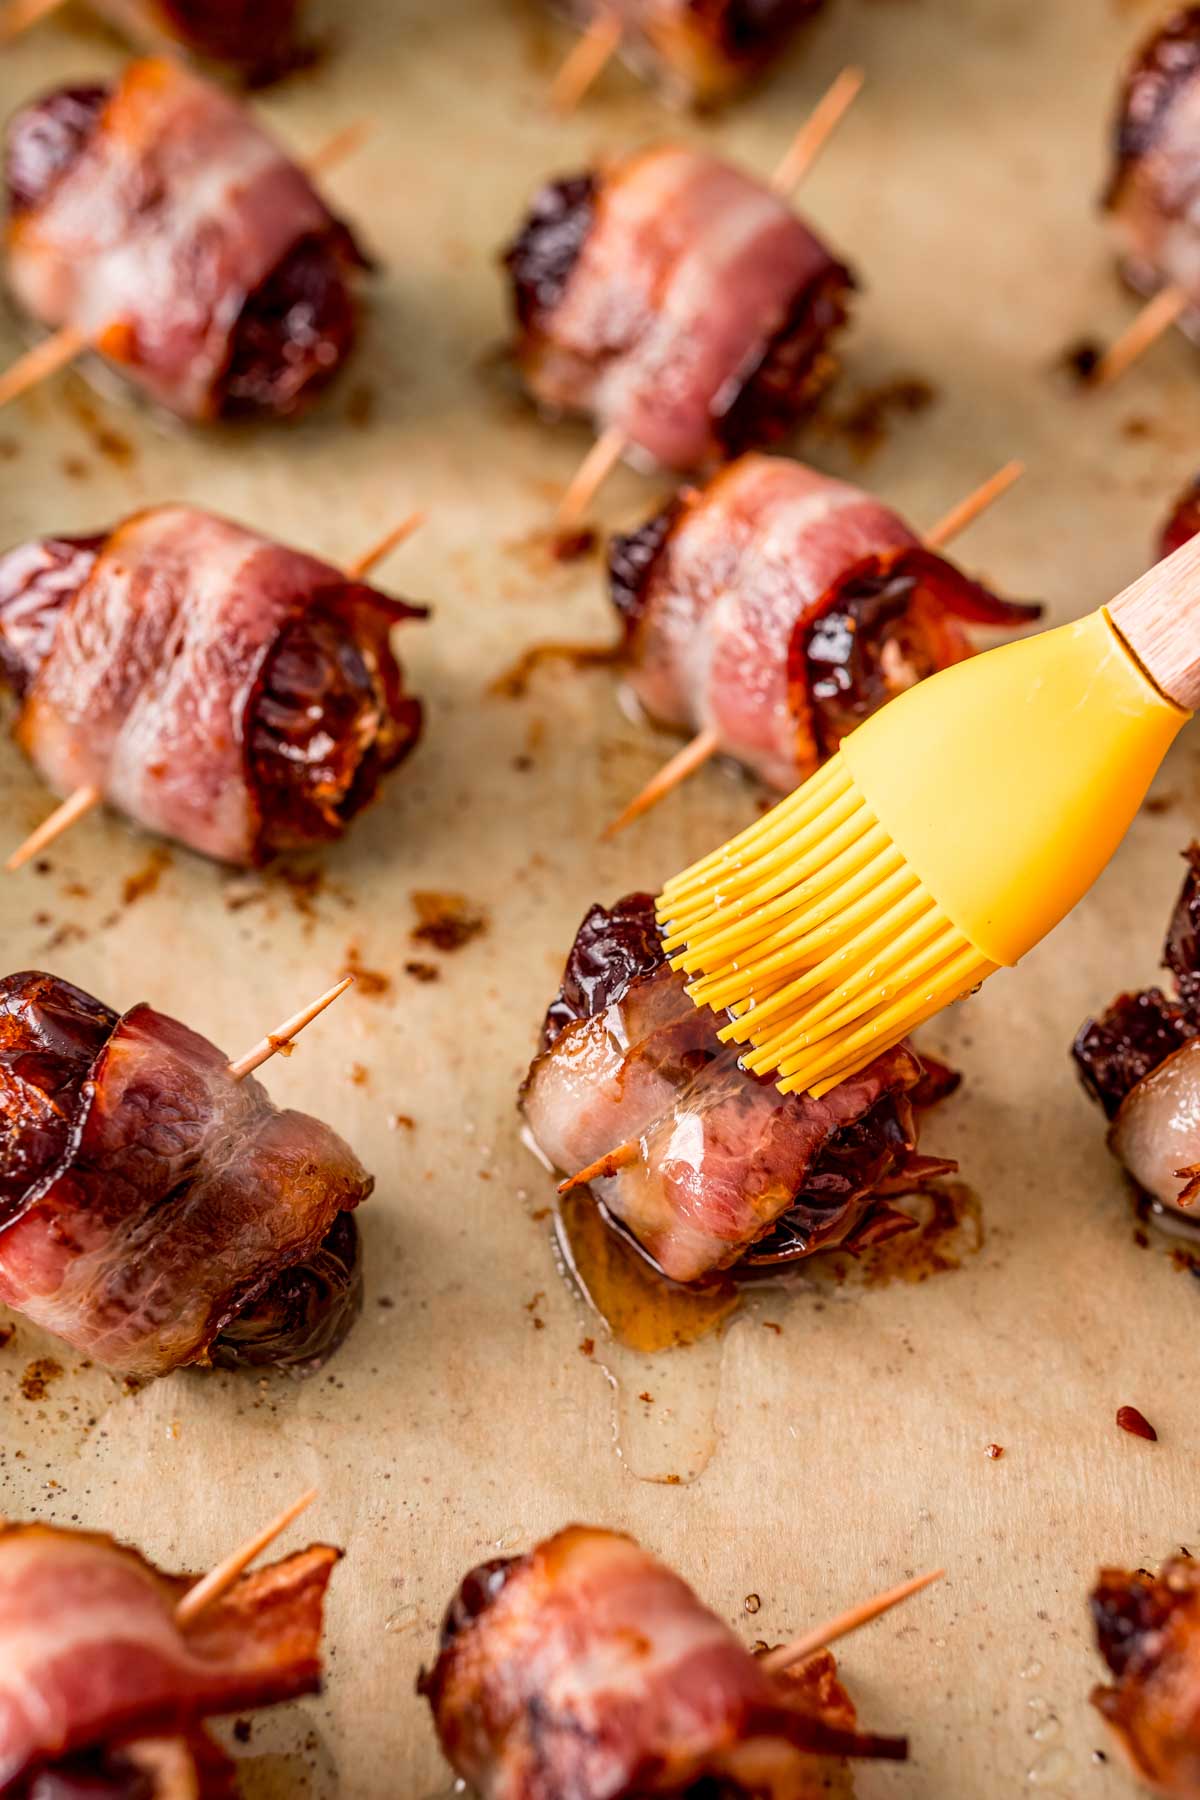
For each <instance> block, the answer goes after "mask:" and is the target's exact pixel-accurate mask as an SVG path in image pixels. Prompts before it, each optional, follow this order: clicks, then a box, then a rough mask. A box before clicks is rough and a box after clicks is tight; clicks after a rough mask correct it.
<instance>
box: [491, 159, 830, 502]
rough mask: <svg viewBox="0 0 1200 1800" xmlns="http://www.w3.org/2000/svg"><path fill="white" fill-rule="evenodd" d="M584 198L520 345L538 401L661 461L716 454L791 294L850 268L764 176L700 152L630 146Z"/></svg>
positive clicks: (707, 458) (698, 462) (701, 461)
mask: <svg viewBox="0 0 1200 1800" xmlns="http://www.w3.org/2000/svg"><path fill="white" fill-rule="evenodd" d="M589 204H590V207H591V212H590V215H589V216H590V229H589V230H588V232H587V235H586V237H585V238H584V240H583V244H582V248H581V249H580V250H579V252H578V254H577V255H576V256H575V259H574V262H573V266H572V267H571V269H570V273H569V275H568V277H567V279H566V282H565V286H564V287H563V289H562V293H561V298H559V299H558V301H557V304H556V305H555V306H554V307H553V309H552V310H551V311H550V312H549V313H546V314H544V315H543V316H541V317H540V319H539V321H538V323H537V324H536V326H535V327H534V328H532V329H530V330H527V331H526V332H525V334H524V335H523V338H522V341H521V344H520V346H519V349H518V355H519V359H520V362H521V366H522V368H523V370H524V372H525V375H526V377H527V379H528V381H529V384H530V387H531V389H532V391H533V393H534V396H535V398H536V399H537V400H538V401H539V402H540V403H541V404H542V405H543V406H546V407H548V408H550V409H551V410H558V411H568V412H583V413H586V414H589V415H590V416H591V417H592V418H593V419H594V420H595V423H596V425H597V428H598V429H607V428H610V427H612V428H616V429H618V430H620V431H621V432H622V433H623V434H624V436H625V437H626V438H627V439H628V441H629V442H630V443H631V444H633V445H636V446H637V447H638V448H639V449H640V450H641V451H642V452H644V454H645V455H646V456H647V457H649V458H651V459H652V460H653V461H655V462H657V463H660V464H662V465H663V466H664V467H666V468H670V469H680V470H687V469H695V468H699V467H703V466H704V465H705V464H706V463H709V462H712V461H714V460H719V459H720V458H722V457H723V455H724V454H725V452H724V447H723V444H722V441H721V437H720V432H719V426H720V421H721V417H722V415H723V414H724V413H725V412H726V411H727V410H728V409H729V408H731V407H732V406H733V404H734V402H735V400H736V398H737V395H738V392H739V390H740V387H741V384H742V382H743V381H744V380H745V379H746V378H747V377H748V376H749V375H750V374H751V373H752V371H753V370H754V368H755V367H756V365H757V363H758V362H759V361H760V359H761V358H762V356H763V354H764V353H765V351H766V350H767V348H768V346H769V344H770V343H771V341H772V339H773V338H774V337H775V336H776V334H777V333H778V332H780V331H781V330H782V329H783V327H784V326H785V325H786V324H787V323H788V321H789V319H790V318H791V317H792V315H793V313H794V311H795V309H796V306H797V304H798V302H800V300H801V299H802V297H803V296H804V295H806V294H807V293H809V292H810V291H815V290H816V289H817V288H818V287H819V286H820V285H821V284H822V283H823V282H824V281H825V280H826V279H827V278H829V277H830V276H831V275H832V274H835V273H836V274H838V275H839V277H840V279H841V280H842V282H843V284H845V285H848V282H849V277H848V276H847V275H846V272H845V271H844V270H842V269H841V265H840V264H838V263H837V262H836V260H835V259H834V258H833V257H832V256H831V255H830V253H829V251H828V250H827V249H826V248H825V247H824V245H823V244H821V243H820V242H819V241H818V240H817V239H816V238H815V237H814V236H813V234H812V233H811V232H810V231H809V230H808V229H807V227H806V226H805V225H803V224H802V223H801V221H800V220H799V219H798V218H797V217H796V215H795V213H794V212H793V211H792V210H791V208H790V207H789V206H788V205H787V204H786V202H785V201H783V200H782V199H780V197H779V196H778V195H777V194H775V193H774V192H773V191H772V190H771V189H770V188H769V187H767V186H766V185H765V184H764V183H763V182H760V181H757V180H755V179H754V178H753V177H751V176H748V175H744V174H742V173H741V172H740V171H739V170H737V169H734V168H731V167H730V166H729V165H728V164H727V163H723V162H720V161H719V160H718V159H717V158H716V157H712V156H708V155H705V154H703V153H701V152H698V151H694V150H686V149H682V148H678V147H674V146H665V147H663V148H661V149H657V150H648V151H645V152H643V153H642V154H640V155H637V156H633V157H630V158H628V159H627V160H625V161H624V162H622V163H620V164H618V165H616V166H615V167H614V168H612V169H609V170H608V171H606V172H605V173H604V174H603V175H602V176H601V177H600V178H599V181H598V186H597V188H596V191H595V193H594V194H593V195H592V196H591V198H590V201H589Z"/></svg>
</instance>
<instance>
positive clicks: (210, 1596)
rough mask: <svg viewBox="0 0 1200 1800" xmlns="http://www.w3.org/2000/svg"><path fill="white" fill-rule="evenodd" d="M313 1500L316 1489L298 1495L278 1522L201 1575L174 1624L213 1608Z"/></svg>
mask: <svg viewBox="0 0 1200 1800" xmlns="http://www.w3.org/2000/svg"><path fill="white" fill-rule="evenodd" d="M316 1497H317V1490H316V1488H309V1490H308V1492H307V1493H306V1494H301V1496H300V1498H299V1499H298V1500H293V1501H292V1504H291V1505H290V1506H287V1507H285V1508H284V1510H283V1511H282V1512H281V1513H280V1515H279V1517H278V1518H277V1519H273V1520H272V1522H271V1523H270V1524H269V1525H267V1526H264V1528H263V1529H262V1530H261V1531H259V1532H256V1533H255V1535H254V1536H253V1537H252V1538H250V1539H248V1540H247V1542H246V1543H244V1544H242V1545H241V1546H240V1548H239V1549H237V1550H235V1551H234V1552H233V1553H232V1555H230V1556H227V1557H226V1558H225V1559H224V1561H223V1562H219V1563H218V1564H217V1566H216V1568H215V1569H210V1570H209V1571H208V1574H207V1575H202V1576H201V1577H200V1580H199V1581H198V1582H197V1583H196V1585H195V1587H191V1588H189V1589H188V1591H187V1593H186V1594H185V1595H184V1596H183V1599H182V1600H181V1601H180V1602H179V1604H178V1606H177V1607H176V1608H175V1623H176V1624H177V1625H180V1626H183V1625H190V1624H191V1623H192V1620H193V1619H195V1618H196V1617H197V1616H198V1615H199V1614H200V1613H202V1612H203V1611H204V1609H205V1608H206V1607H208V1606H212V1604H213V1603H214V1601H217V1600H219V1599H220V1598H221V1595H222V1594H224V1593H227V1592H228V1590H229V1589H230V1588H231V1587H232V1586H233V1584H234V1582H235V1581H237V1579H238V1577H239V1576H240V1575H243V1574H244V1573H245V1571H246V1570H247V1569H248V1568H249V1567H250V1564H251V1563H252V1562H253V1561H254V1559H255V1557H256V1556H261V1555H262V1553H263V1551H264V1550H265V1549H266V1548H267V1546H268V1545H269V1544H273V1543H274V1542H275V1539H276V1538H277V1537H279V1536H280V1535H281V1533H283V1532H285V1531H286V1530H287V1528H288V1526H289V1525H290V1524H291V1523H292V1522H293V1520H295V1519H298V1518H299V1517H300V1514H301V1513H302V1512H304V1511H305V1509H306V1508H307V1507H309V1506H311V1505H312V1503H313V1501H314V1500H315V1499H316Z"/></svg>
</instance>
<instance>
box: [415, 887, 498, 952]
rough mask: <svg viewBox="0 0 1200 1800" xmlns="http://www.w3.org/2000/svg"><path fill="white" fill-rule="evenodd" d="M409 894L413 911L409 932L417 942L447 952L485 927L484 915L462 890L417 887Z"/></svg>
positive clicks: (465, 942) (456, 947)
mask: <svg viewBox="0 0 1200 1800" xmlns="http://www.w3.org/2000/svg"><path fill="white" fill-rule="evenodd" d="M411 898H412V903H413V906H414V907H415V908H416V913H417V924H416V925H415V927H414V928H413V933H412V935H413V938H414V939H415V940H416V941H417V942H418V943H421V944H430V945H432V947H433V948H434V949H435V950H442V951H445V952H447V953H448V952H450V951H451V950H461V949H462V947H463V945H464V944H469V943H470V941H471V939H472V938H475V937H479V936H480V934H481V933H482V932H484V931H486V930H487V919H486V917H485V915H484V914H483V913H482V912H480V911H479V910H478V909H477V908H476V907H474V906H472V904H471V902H470V901H469V900H468V899H467V897H466V895H465V894H449V893H447V894H443V893H438V892H437V891H436V890H433V889H417V890H416V891H415V892H414V893H413V894H412V896H411Z"/></svg>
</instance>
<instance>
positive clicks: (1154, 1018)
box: [1071, 844, 1200, 1119]
mask: <svg viewBox="0 0 1200 1800" xmlns="http://www.w3.org/2000/svg"><path fill="white" fill-rule="evenodd" d="M1184 857H1185V860H1186V862H1187V865H1188V869H1187V874H1186V875H1185V876H1184V879H1183V886H1182V888H1181V889H1180V892H1179V898H1178V899H1177V900H1176V902H1175V907H1174V910H1173V911H1172V913H1171V920H1170V924H1169V925H1168V927H1167V936H1166V942H1165V944H1164V946H1163V966H1164V968H1167V969H1169V970H1170V972H1171V974H1172V975H1173V976H1174V978H1175V990H1176V992H1175V997H1174V998H1172V997H1171V996H1170V995H1168V994H1164V993H1163V991H1162V989H1161V988H1157V987H1153V988H1143V989H1142V990H1141V991H1140V992H1138V993H1132V994H1118V995H1117V998H1116V999H1115V1000H1114V1001H1113V1003H1112V1005H1111V1006H1109V1007H1108V1008H1107V1009H1106V1011H1104V1012H1102V1013H1100V1014H1098V1015H1097V1016H1096V1017H1095V1018H1094V1019H1085V1020H1084V1022H1083V1024H1082V1025H1081V1026H1080V1028H1079V1030H1078V1032H1077V1033H1076V1036H1075V1042H1074V1044H1073V1045H1072V1046H1071V1054H1072V1056H1073V1057H1074V1059H1075V1066H1076V1069H1077V1070H1078V1072H1079V1076H1080V1079H1081V1080H1082V1082H1083V1085H1084V1087H1085V1088H1086V1089H1087V1091H1088V1093H1089V1094H1091V1096H1092V1098H1093V1099H1094V1100H1098V1101H1099V1103H1100V1105H1101V1106H1102V1107H1103V1108H1104V1112H1105V1116H1106V1117H1107V1118H1110V1119H1111V1118H1113V1117H1114V1116H1115V1115H1116V1113H1117V1111H1118V1109H1119V1108H1120V1105H1121V1102H1122V1101H1123V1100H1124V1099H1125V1096H1126V1095H1127V1094H1128V1093H1130V1092H1131V1091H1132V1090H1133V1089H1134V1088H1135V1087H1136V1086H1137V1084H1138V1082H1139V1081H1141V1080H1143V1079H1144V1078H1145V1077H1146V1076H1147V1075H1149V1074H1151V1073H1152V1072H1153V1070H1155V1069H1157V1067H1158V1065H1159V1064H1160V1063H1162V1062H1165V1061H1166V1059H1167V1057H1168V1056H1173V1055H1174V1053H1175V1051H1176V1050H1178V1049H1179V1048H1180V1047H1181V1045H1183V1044H1186V1043H1187V1041H1188V1039H1189V1038H1194V1037H1196V1036H1198V1035H1200V844H1191V845H1189V847H1188V849H1187V850H1186V851H1185V852H1184Z"/></svg>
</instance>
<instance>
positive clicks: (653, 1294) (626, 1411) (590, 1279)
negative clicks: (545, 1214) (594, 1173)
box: [554, 1181, 984, 1485]
mask: <svg viewBox="0 0 1200 1800" xmlns="http://www.w3.org/2000/svg"><path fill="white" fill-rule="evenodd" d="M901 1205H902V1206H903V1208H904V1210H905V1211H906V1212H908V1213H909V1214H911V1216H912V1217H913V1218H914V1219H915V1220H916V1221H917V1223H916V1226H915V1228H914V1229H913V1230H912V1231H906V1232H903V1233H900V1234H898V1235H897V1236H895V1237H893V1238H889V1239H888V1240H887V1241H886V1242H885V1243H882V1244H879V1245H877V1246H876V1247H875V1248H873V1249H867V1250H864V1251H861V1252H860V1253H859V1254H858V1255H856V1256H852V1255H850V1254H849V1253H848V1252H847V1251H844V1250H827V1251H822V1252H821V1253H819V1254H818V1255H815V1256H812V1257H806V1258H804V1259H802V1260H801V1261H799V1262H796V1263H792V1264H785V1265H779V1266H776V1267H772V1268H769V1269H767V1268H764V1269H762V1270H760V1271H758V1272H756V1273H755V1274H747V1275H745V1276H743V1277H742V1278H740V1279H738V1280H734V1279H733V1278H732V1277H729V1276H722V1277H718V1278H717V1279H716V1280H714V1281H713V1282H712V1283H711V1284H707V1285H705V1286H700V1287H690V1288H685V1287H680V1286H678V1285H677V1284H676V1283H674V1282H671V1281H668V1280H666V1278H665V1277H664V1276H662V1275H660V1274H659V1273H658V1272H657V1271H656V1270H655V1269H654V1267H653V1266H652V1265H651V1264H650V1263H649V1262H648V1261H647V1260H646V1258H645V1257H644V1256H642V1255H641V1254H640V1252H639V1251H638V1250H637V1249H636V1248H635V1247H634V1245H633V1244H632V1243H631V1242H630V1241H629V1240H628V1239H627V1238H625V1237H623V1236H622V1235H621V1233H620V1232H619V1231H616V1230H614V1229H613V1227H612V1226H611V1225H609V1224H608V1223H607V1221H606V1219H605V1216H604V1213H603V1212H602V1210H601V1208H600V1207H599V1205H598V1204H597V1202H596V1200H595V1198H594V1196H593V1195H592V1193H591V1192H590V1191H589V1189H587V1188H573V1189H571V1190H570V1191H569V1192H568V1193H566V1194H564V1195H563V1196H562V1197H561V1198H560V1200H559V1202H558V1205H557V1207H556V1208H555V1224H554V1235H555V1244H556V1252H557V1260H558V1263H559V1268H560V1270H561V1272H562V1274H563V1275H564V1277H565V1279H566V1280H567V1281H568V1283H569V1284H570V1286H571V1287H572V1289H573V1290H574V1292H575V1294H576V1297H577V1298H578V1299H579V1300H580V1301H581V1302H582V1303H583V1305H584V1306H585V1307H586V1308H587V1309H588V1310H587V1312H586V1314H585V1315H584V1319H585V1327H584V1329H585V1333H586V1332H588V1331H590V1330H594V1329H595V1326H596V1323H597V1322H598V1323H599V1324H600V1326H601V1328H602V1330H603V1337H602V1338H599V1339H598V1338H596V1337H592V1336H590V1335H584V1336H583V1338H582V1340H581V1343H580V1350H581V1352H582V1353H583V1354H584V1355H585V1356H587V1357H589V1358H590V1359H592V1360H594V1361H595V1362H596V1363H597V1364H598V1366H599V1367H600V1368H601V1369H602V1370H603V1372H604V1374H605V1376H606V1378H607V1380H608V1382H609V1385H610V1387H611V1389H612V1393H613V1441H614V1446H615V1448H616V1452H617V1455H618V1457H619V1458H620V1459H621V1461H622V1462H623V1463H624V1465H625V1467H626V1468H627V1469H628V1470H629V1472H630V1474H631V1475H634V1476H636V1478H637V1479H638V1480H639V1481H649V1482H659V1483H666V1484H669V1485H687V1484H688V1483H690V1482H693V1481H695V1480H696V1479H697V1478H698V1477H699V1476H700V1475H702V1474H703V1473H704V1471H705V1469H706V1468H707V1467H708V1464H709V1463H710V1461H711V1460H712V1457H713V1453H714V1451H715V1450H716V1448H717V1444H718V1443H719V1441H720V1432H719V1428H718V1424H717V1419H718V1412H719V1402H720V1389H721V1366H722V1362H723V1357H724V1331H725V1327H726V1326H727V1325H728V1324H729V1322H730V1321H731V1320H732V1319H733V1318H735V1317H736V1316H737V1315H739V1314H740V1313H743V1312H747V1311H750V1310H757V1309H758V1302H759V1301H760V1299H761V1300H764V1301H765V1299H766V1296H767V1294H768V1292H769V1294H770V1301H771V1309H772V1311H778V1309H779V1307H780V1305H781V1304H787V1303H789V1302H790V1303H791V1304H793V1305H803V1304H804V1303H805V1301H806V1300H808V1301H811V1300H812V1299H813V1297H814V1296H815V1295H817V1294H819V1293H821V1292H823V1291H828V1289H829V1288H831V1287H836V1288H839V1289H854V1288H864V1289H866V1288H876V1287H884V1286H887V1285H889V1284H890V1283H892V1282H894V1281H905V1282H921V1281H927V1280H928V1279H929V1277H930V1276H931V1275H943V1274H948V1273H950V1272H951V1271H953V1270H955V1269H958V1268H961V1267H962V1265H963V1263H964V1262H965V1261H966V1260H967V1259H968V1258H969V1257H972V1256H975V1255H977V1254H978V1252H979V1250H980V1249H981V1248H982V1247H983V1235H984V1234H983V1219H982V1212H981V1208H980V1203H979V1199H978V1196H977V1195H976V1194H975V1193H974V1192H973V1190H972V1189H971V1188H969V1187H968V1186H967V1185H966V1184H965V1183H964V1182H957V1181H940V1182H937V1183H933V1184H931V1185H930V1186H929V1187H928V1188H924V1189H922V1190H920V1191H919V1192H916V1193H912V1194H905V1195H904V1196H903V1197H902V1200H901Z"/></svg>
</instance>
